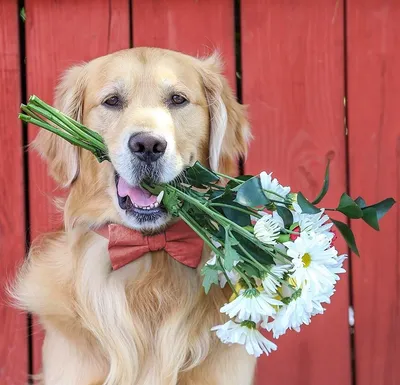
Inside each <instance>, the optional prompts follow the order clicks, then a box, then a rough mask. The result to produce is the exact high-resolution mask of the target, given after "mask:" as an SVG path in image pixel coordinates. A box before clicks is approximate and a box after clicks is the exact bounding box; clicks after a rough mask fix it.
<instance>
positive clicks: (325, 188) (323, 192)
mask: <svg viewBox="0 0 400 385" xmlns="http://www.w3.org/2000/svg"><path fill="white" fill-rule="evenodd" d="M330 162H331V160H330V159H328V163H327V164H326V169H325V178H324V184H323V185H322V189H321V191H320V193H319V194H318V196H317V197H316V198H315V199H314V200H313V201H312V204H313V205H316V204H318V203H319V202H321V201H322V199H323V198H324V196H325V195H326V193H327V192H328V189H329V164H330Z"/></svg>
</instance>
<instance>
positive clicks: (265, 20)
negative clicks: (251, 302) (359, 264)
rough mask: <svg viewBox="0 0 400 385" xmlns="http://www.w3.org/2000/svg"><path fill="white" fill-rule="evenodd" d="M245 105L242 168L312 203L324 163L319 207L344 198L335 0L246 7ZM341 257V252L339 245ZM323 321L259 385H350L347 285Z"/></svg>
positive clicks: (297, 337)
mask: <svg viewBox="0 0 400 385" xmlns="http://www.w3.org/2000/svg"><path fill="white" fill-rule="evenodd" d="M241 4H242V6H241V20H242V65H243V67H242V68H243V74H242V78H243V102H244V103H245V104H248V105H249V114H250V120H251V122H252V130H253V134H254V136H255V139H254V140H253V142H252V145H251V151H250V154H249V157H248V159H247V162H246V164H245V170H246V171H247V172H249V173H258V172H260V171H262V170H267V171H274V175H275V176H276V177H278V179H279V180H280V181H281V183H283V184H284V185H290V186H291V187H292V188H293V190H294V191H298V190H301V191H303V192H304V193H306V194H308V195H309V196H310V197H314V196H316V194H317V193H318V191H319V189H320V187H321V184H322V179H323V173H324V168H325V164H326V160H327V158H328V157H333V161H332V167H331V178H332V181H333V183H332V185H331V189H330V192H329V195H328V196H327V199H326V201H325V200H324V204H325V205H327V207H329V206H330V205H331V206H332V205H334V204H335V203H336V202H337V200H338V198H339V196H340V194H341V193H342V192H344V191H345V190H346V167H345V157H346V153H345V132H344V125H343V119H344V110H343V96H344V65H343V63H344V58H343V56H344V47H343V6H342V2H338V1H336V0H326V1H320V0H305V1H302V2H298V1H295V0H290V1H289V0H288V1H274V0H257V1H256V0H254V1H251V2H250V1H248V2H246V1H242V3H241ZM338 248H339V250H341V251H342V252H346V251H347V249H346V247H345V245H344V243H343V242H341V243H339V244H338ZM337 286H338V287H337V292H336V294H335V295H334V296H333V298H332V302H333V303H332V304H331V305H328V306H327V307H326V308H327V311H326V313H325V314H324V315H323V316H317V317H315V318H314V319H313V321H312V323H311V325H310V326H308V327H307V326H305V327H304V328H302V331H301V333H299V334H297V333H295V332H290V333H288V334H287V335H285V336H284V337H281V338H280V339H279V340H278V341H277V343H278V351H277V352H275V353H273V354H272V355H270V356H269V357H263V358H262V359H260V361H259V367H258V384H260V385H261V384H263V385H264V384H275V383H276V384H277V383H279V384H291V385H306V384H307V385H319V384H324V385H337V384H341V385H349V384H350V383H351V361H350V342H349V330H348V306H349V294H348V284H347V277H344V279H342V280H341V282H340V283H339V284H338V285H337Z"/></svg>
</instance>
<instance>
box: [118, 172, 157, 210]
mask: <svg viewBox="0 0 400 385" xmlns="http://www.w3.org/2000/svg"><path fill="white" fill-rule="evenodd" d="M117 188H118V195H119V196H120V197H126V196H129V198H131V202H132V203H135V204H136V205H137V206H141V207H146V206H150V205H151V204H153V203H156V201H157V197H156V196H155V195H151V194H150V193H149V192H148V191H147V190H145V189H143V188H141V187H133V186H130V185H129V184H128V183H127V181H126V180H125V179H124V178H122V177H121V176H120V177H119V180H118V186H117Z"/></svg>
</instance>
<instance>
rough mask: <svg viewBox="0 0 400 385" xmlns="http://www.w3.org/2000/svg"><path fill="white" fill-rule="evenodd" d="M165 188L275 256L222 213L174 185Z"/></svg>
mask: <svg viewBox="0 0 400 385" xmlns="http://www.w3.org/2000/svg"><path fill="white" fill-rule="evenodd" d="M165 188H167V189H171V190H172V191H174V192H176V194H177V195H179V196H180V197H181V198H182V199H183V200H186V201H187V202H190V203H192V204H193V206H196V207H197V208H199V209H200V210H202V211H204V212H206V213H207V214H208V215H210V216H211V217H212V218H213V219H214V220H216V221H217V222H218V223H219V224H221V225H222V226H223V227H224V228H226V227H228V226H230V227H231V228H232V230H233V231H235V232H236V233H238V234H240V235H242V236H243V237H245V238H246V239H247V240H249V241H250V242H252V243H253V244H255V245H256V246H258V247H259V248H260V249H261V250H264V251H266V252H267V253H269V254H270V255H272V256H275V255H274V254H273V253H271V251H270V250H268V249H267V248H266V247H265V246H264V245H263V244H262V243H261V242H260V241H259V240H258V239H256V238H255V237H254V235H253V234H251V233H250V232H248V231H247V230H245V229H243V228H242V227H240V226H239V225H238V224H236V223H235V222H232V221H230V220H229V219H227V218H225V217H224V216H223V215H221V214H219V213H218V212H216V211H214V210H211V209H209V208H208V207H206V206H205V205H204V203H201V202H199V201H197V200H196V199H194V198H192V197H191V196H189V195H187V194H185V193H184V192H182V191H181V190H179V189H177V188H175V187H172V186H170V185H166V186H165ZM275 250H276V249H275ZM284 255H285V254H284ZM286 257H287V256H286Z"/></svg>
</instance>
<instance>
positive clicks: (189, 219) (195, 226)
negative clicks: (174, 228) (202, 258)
mask: <svg viewBox="0 0 400 385" xmlns="http://www.w3.org/2000/svg"><path fill="white" fill-rule="evenodd" d="M179 216H180V218H182V219H183V220H184V221H185V222H186V223H187V224H188V225H189V226H190V227H191V228H192V229H193V231H195V232H196V233H197V234H198V235H199V236H200V238H201V239H202V240H203V241H204V242H205V243H206V244H207V246H208V247H209V248H210V249H211V250H212V251H213V252H214V253H215V254H217V255H219V256H222V253H221V251H220V250H218V248H217V247H215V245H214V244H213V243H212V242H211V241H210V240H209V239H208V236H207V235H206V234H204V230H203V229H202V228H201V227H200V226H198V224H197V222H196V221H195V220H194V219H193V218H192V217H191V216H190V215H189V214H188V213H187V212H185V211H184V210H182V211H180V212H179Z"/></svg>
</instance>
